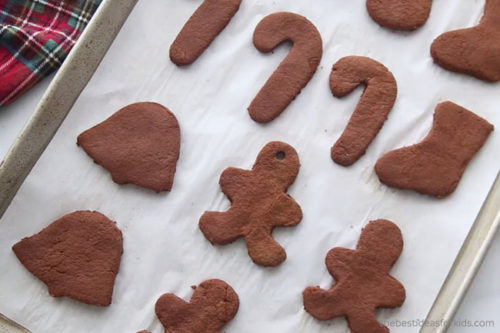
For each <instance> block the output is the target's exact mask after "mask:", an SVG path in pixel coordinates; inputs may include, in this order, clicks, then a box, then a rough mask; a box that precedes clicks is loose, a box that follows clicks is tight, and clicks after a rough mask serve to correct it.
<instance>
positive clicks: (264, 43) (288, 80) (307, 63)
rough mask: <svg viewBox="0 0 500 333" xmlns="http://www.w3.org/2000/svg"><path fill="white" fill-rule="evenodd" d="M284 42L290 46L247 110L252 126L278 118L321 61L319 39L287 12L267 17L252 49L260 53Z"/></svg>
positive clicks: (304, 22) (307, 23)
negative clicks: (288, 42)
mask: <svg viewBox="0 0 500 333" xmlns="http://www.w3.org/2000/svg"><path fill="white" fill-rule="evenodd" d="M285 41H290V42H292V43H293V45H292V49H291V50H290V53H288V55H287V56H286V58H285V59H284V60H283V61H282V62H281V63H280V65H279V66H278V68H276V70H275V71H274V72H273V74H272V75H271V77H269V79H268V80H267V82H266V83H265V84H264V86H263V87H262V88H261V89H260V91H259V93H258V94H257V96H255V98H254V99H253V101H252V103H251V104H250V106H249V107H248V111H249V113H250V117H251V118H252V119H253V120H255V121H256V122H259V123H267V122H270V121H271V120H273V119H274V118H276V117H278V116H279V115H280V114H281V112H283V111H284V110H285V109H286V107H287V106H288V105H289V104H290V103H291V102H292V100H294V99H295V97H296V96H297V95H298V94H299V93H300V91H301V90H302V88H304V87H305V86H306V85H307V83H308V82H309V80H311V78H312V76H313V75H314V73H315V72H316V69H317V68H318V65H319V62H320V60H321V56H322V54H323V46H322V41H321V35H320V34H319V32H318V30H317V29H316V27H315V26H314V25H313V24H312V23H311V22H310V21H309V20H308V19H306V18H305V17H303V16H300V15H297V14H293V13H288V12H279V13H274V14H271V15H268V16H266V17H265V18H264V19H263V20H262V21H260V23H259V24H258V25H257V27H256V28H255V31H254V34H253V43H254V45H255V47H256V48H257V49H258V50H259V51H260V52H264V53H268V52H271V51H273V50H274V49H275V48H276V47H277V46H278V45H280V44H281V43H283V42H285Z"/></svg>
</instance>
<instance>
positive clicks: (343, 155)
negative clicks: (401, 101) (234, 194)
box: [330, 56, 398, 166]
mask: <svg viewBox="0 0 500 333" xmlns="http://www.w3.org/2000/svg"><path fill="white" fill-rule="evenodd" d="M360 84H365V85H366V88H365V90H364V92H363V95H362V96H361V99H360V101H359V103H358V105H357V106H356V110H354V113H353V114H352V116H351V119H350V120H349V123H348V124H347V127H346V128H345V130H344V132H343V133H342V136H341V137H340V138H339V139H338V140H337V142H336V143H335V145H334V146H333V147H332V150H331V155H332V159H333V161H334V162H335V163H338V164H340V165H344V166H349V165H352V164H354V163H355V162H356V161H357V160H358V159H359V158H360V157H361V156H363V155H364V153H365V152H366V149H367V148H368V146H369V145H370V143H371V142H372V141H373V139H374V138H375V136H376V135H377V133H378V132H379V131H380V129H381V128H382V125H384V122H385V121H386V119H387V115H388V114H389V112H391V110H392V107H393V106H394V102H395V101H396V95H397V91H398V87H397V84H396V80H395V79H394V76H393V75H392V73H391V72H389V70H388V69H387V68H386V67H385V66H384V65H382V64H381V63H379V62H377V61H375V60H373V59H370V58H367V57H355V56H352V57H345V58H342V59H340V60H339V61H338V62H337V63H336V64H335V65H334V66H333V69H332V73H331V75H330V88H331V90H332V93H333V95H335V96H336V97H344V96H346V95H348V94H350V93H351V92H352V91H353V90H354V89H356V87H358V86H359V85H360Z"/></svg>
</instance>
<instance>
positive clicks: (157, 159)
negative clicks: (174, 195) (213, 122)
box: [77, 102, 180, 192]
mask: <svg viewBox="0 0 500 333" xmlns="http://www.w3.org/2000/svg"><path fill="white" fill-rule="evenodd" d="M77 144H78V145H79V146H81V147H82V148H83V149H84V150H85V152H86V153H87V154H88V155H89V156H90V157H92V158H93V159H94V161H95V162H96V163H97V164H99V165H101V166H102V167H104V168H105V169H106V170H108V171H109V172H110V173H111V176H112V177H113V181H114V182H115V183H117V184H136V185H138V186H142V187H145V188H149V189H152V190H154V191H157V192H160V191H170V189H171V188H172V184H173V181H174V174H175V168H176V164H177V159H178V158H179V149H180V129H179V123H178V122H177V119H176V118H175V116H174V114H173V113H172V112H170V110H168V109H167V108H165V107H164V106H162V105H160V104H157V103H148V102H142V103H135V104H130V105H128V106H126V107H124V108H122V109H121V110H119V111H118V112H116V113H115V114H114V115H112V116H111V117H109V118H108V119H107V120H105V121H103V122H102V123H100V124H98V125H96V126H94V127H92V128H91V129H89V130H86V131H85V132H83V133H82V134H80V135H79V136H78V140H77Z"/></svg>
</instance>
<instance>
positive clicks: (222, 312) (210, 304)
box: [155, 279, 239, 333]
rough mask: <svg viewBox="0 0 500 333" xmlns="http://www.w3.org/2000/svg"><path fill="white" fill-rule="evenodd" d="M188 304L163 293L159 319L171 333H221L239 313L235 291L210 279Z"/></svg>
mask: <svg viewBox="0 0 500 333" xmlns="http://www.w3.org/2000/svg"><path fill="white" fill-rule="evenodd" d="M193 288H194V293H193V296H192V297H191V300H190V301H189V303H188V302H186V301H184V300H183V299H181V298H179V297H177V296H175V295H174V294H164V295H162V296H161V297H160V298H159V299H158V301H157V302H156V306H155V312H156V316H157V317H158V319H159V320H160V322H161V323H162V325H163V326H164V327H165V332H168V333H199V332H204V333H219V332H221V329H222V327H223V326H224V325H225V324H226V323H227V322H229V321H230V320H231V319H233V318H234V316H235V315H236V313H237V312H238V307H239V300H238V295H237V294H236V292H235V291H234V290H233V288H231V286H230V285H228V284H227V283H226V282H224V281H222V280H217V279H213V280H207V281H204V282H202V283H201V284H200V285H199V286H198V287H193Z"/></svg>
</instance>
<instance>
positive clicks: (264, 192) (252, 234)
mask: <svg viewBox="0 0 500 333" xmlns="http://www.w3.org/2000/svg"><path fill="white" fill-rule="evenodd" d="M299 167H300V164H299V157H298V155H297V152H296V151H295V149H293V147H292V146H290V145H288V144H286V143H283V142H278V141H273V142H270V143H268V144H267V145H266V146H265V147H264V148H262V150H261V151H260V153H259V156H257V160H256V161H255V164H254V166H253V168H252V170H242V169H236V168H227V169H226V170H224V172H223V173H222V175H221V177H220V181H219V184H220V186H221V189H222V192H224V194H226V195H227V197H228V198H229V200H230V201H231V207H230V208H229V210H227V211H226V212H205V213H204V214H203V215H202V217H201V218H200V223H199V226H200V229H201V231H202V232H203V234H204V235H205V237H206V238H207V239H208V240H209V241H210V242H211V243H212V244H220V245H224V244H229V243H231V242H233V241H235V240H236V239H237V238H239V237H244V238H245V242H246V245H247V248H248V254H249V256H250V257H251V258H252V260H253V261H254V262H255V263H256V264H258V265H262V266H277V265H279V264H280V263H282V262H283V261H284V260H285V259H286V252H285V250H284V249H283V248H282V247H281V246H280V245H279V244H278V243H277V242H276V241H275V240H274V239H273V238H272V236H271V233H272V230H273V228H274V227H278V226H280V227H285V226H294V225H297V224H298V223H299V222H300V220H301V219H302V211H301V209H300V206H299V205H298V204H297V203H296V202H295V200H293V198H292V197H291V196H289V195H287V194H286V190H287V189H288V187H289V186H290V185H292V184H293V182H294V181H295V177H296V176H297V174H298V172H299Z"/></svg>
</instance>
